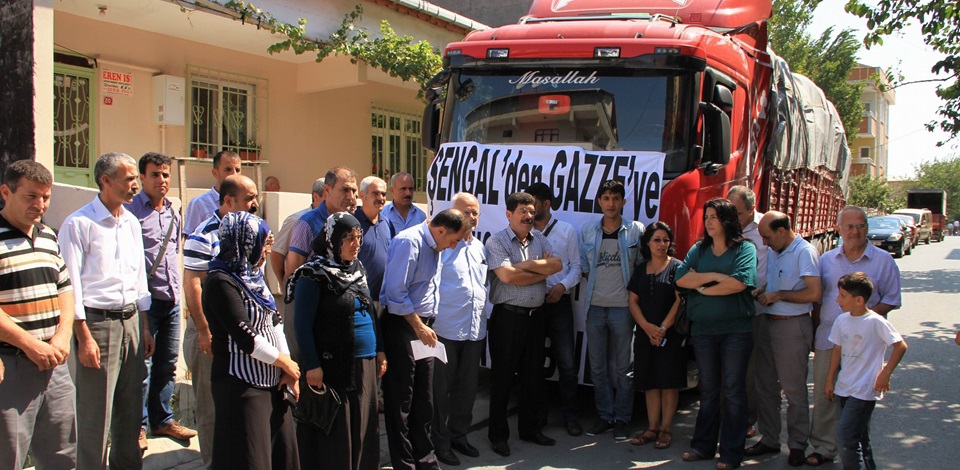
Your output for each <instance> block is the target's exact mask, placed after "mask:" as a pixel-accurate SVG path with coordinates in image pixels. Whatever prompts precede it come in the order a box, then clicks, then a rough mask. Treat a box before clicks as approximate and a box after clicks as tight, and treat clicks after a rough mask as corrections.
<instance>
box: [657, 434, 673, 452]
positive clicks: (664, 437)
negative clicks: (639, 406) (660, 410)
mask: <svg viewBox="0 0 960 470" xmlns="http://www.w3.org/2000/svg"><path fill="white" fill-rule="evenodd" d="M670 444H673V434H670V431H660V434H658V435H657V442H655V443H654V444H653V448H654V449H666V448H668V447H670Z"/></svg>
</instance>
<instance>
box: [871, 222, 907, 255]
mask: <svg viewBox="0 0 960 470" xmlns="http://www.w3.org/2000/svg"><path fill="white" fill-rule="evenodd" d="M867 225H868V226H869V228H868V230H867V240H869V241H870V243H873V244H874V245H876V246H879V247H880V248H883V249H884V250H887V251H889V252H890V253H893V257H894V258H901V257H903V255H904V253H909V252H910V242H911V240H910V228H909V227H907V225H906V223H905V222H904V221H903V220H900V218H899V217H893V216H879V217H870V218H869V219H867Z"/></svg>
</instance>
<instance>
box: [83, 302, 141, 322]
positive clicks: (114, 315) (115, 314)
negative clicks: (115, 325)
mask: <svg viewBox="0 0 960 470" xmlns="http://www.w3.org/2000/svg"><path fill="white" fill-rule="evenodd" d="M83 309H84V311H86V312H87V313H88V314H90V313H92V314H94V315H100V316H101V317H104V318H111V319H114V320H128V319H129V318H130V317H132V316H133V315H134V314H135V313H137V304H134V303H131V304H127V305H124V306H123V307H121V308H119V309H116V310H106V309H102V308H94V307H83Z"/></svg>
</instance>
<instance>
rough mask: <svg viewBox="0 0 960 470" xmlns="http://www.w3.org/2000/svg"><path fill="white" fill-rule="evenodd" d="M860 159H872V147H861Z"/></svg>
mask: <svg viewBox="0 0 960 470" xmlns="http://www.w3.org/2000/svg"><path fill="white" fill-rule="evenodd" d="M860 158H866V159H869V158H870V147H860Z"/></svg>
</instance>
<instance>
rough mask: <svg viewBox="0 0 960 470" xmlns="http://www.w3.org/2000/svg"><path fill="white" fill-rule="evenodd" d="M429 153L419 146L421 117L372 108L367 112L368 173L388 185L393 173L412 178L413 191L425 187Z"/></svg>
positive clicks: (374, 105)
mask: <svg viewBox="0 0 960 470" xmlns="http://www.w3.org/2000/svg"><path fill="white" fill-rule="evenodd" d="M430 157H431V155H430V152H428V151H427V150H425V149H424V148H423V145H421V143H420V116H418V115H417V114H416V113H411V112H402V111H396V110H392V109H388V108H385V107H382V106H378V105H376V104H373V105H372V106H371V112H370V158H371V162H372V169H371V172H372V173H373V174H374V175H376V176H378V177H380V178H383V179H384V180H386V181H389V179H390V176H392V175H393V174H394V173H399V172H407V173H410V174H411V175H413V183H414V187H415V190H416V191H424V190H425V189H426V186H427V169H428V166H429V162H430Z"/></svg>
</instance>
